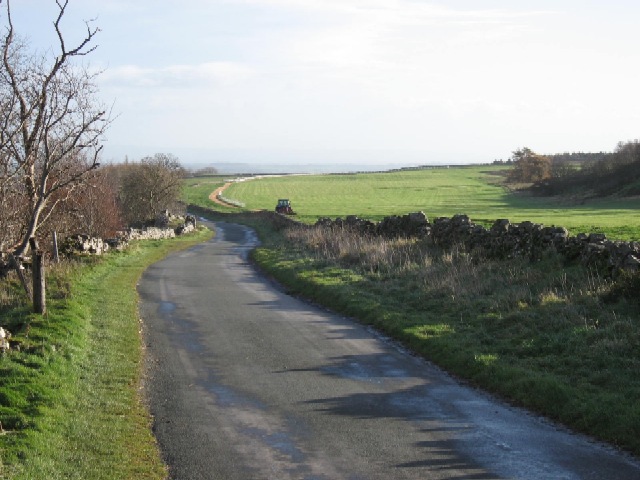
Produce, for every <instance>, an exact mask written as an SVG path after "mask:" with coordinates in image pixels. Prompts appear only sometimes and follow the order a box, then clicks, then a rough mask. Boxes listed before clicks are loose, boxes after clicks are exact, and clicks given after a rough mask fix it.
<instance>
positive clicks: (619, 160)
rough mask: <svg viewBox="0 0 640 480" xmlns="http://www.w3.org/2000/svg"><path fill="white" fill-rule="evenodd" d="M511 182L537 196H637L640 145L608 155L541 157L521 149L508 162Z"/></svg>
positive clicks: (625, 144)
mask: <svg viewBox="0 0 640 480" xmlns="http://www.w3.org/2000/svg"><path fill="white" fill-rule="evenodd" d="M509 164H510V165H511V169H510V171H509V172H508V175H507V178H508V180H509V181H510V182H517V183H531V184H532V186H531V189H532V191H534V192H535V193H537V194H540V195H562V194H571V193H579V194H582V195H590V196H596V197H601V196H608V195H613V194H618V195H638V194H640V141H639V140H633V141H629V142H620V143H619V144H618V145H617V147H616V149H615V151H613V152H611V153H605V152H599V153H591V154H584V153H578V154H566V153H565V154H558V155H540V154H537V153H535V152H534V151H533V150H531V149H530V148H527V147H524V148H521V149H518V150H516V151H514V152H513V155H512V157H511V158H510V159H509Z"/></svg>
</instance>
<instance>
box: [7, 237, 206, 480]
mask: <svg viewBox="0 0 640 480" xmlns="http://www.w3.org/2000/svg"><path fill="white" fill-rule="evenodd" d="M210 235H211V232H209V231H207V230H200V231H199V232H198V233H196V234H194V235H189V236H184V237H178V238H176V239H173V240H165V241H148V242H139V243H137V244H135V245H133V246H132V247H131V248H129V249H128V250H127V251H126V252H124V253H112V254H109V255H108V256H106V257H105V258H104V259H101V260H92V261H91V262H89V263H83V264H75V265H72V266H67V267H66V268H65V270H64V271H59V270H58V271H56V272H52V273H51V274H50V275H49V285H50V287H49V288H50V291H49V294H50V298H51V299H50V301H49V305H48V310H49V312H48V315H47V316H46V317H42V316H37V315H34V314H31V313H28V308H27V306H25V305H20V304H19V303H20V302H19V301H18V300H17V299H18V298H19V297H18V295H17V294H16V295H12V294H11V292H12V291H15V289H16V287H15V286H13V285H11V284H10V283H9V284H8V285H7V286H6V287H5V289H4V290H3V291H5V292H9V294H5V295H4V296H5V298H7V299H8V301H7V302H5V305H4V307H2V309H1V310H0V315H1V317H2V318H1V323H2V324H3V325H4V326H5V327H9V329H10V330H11V331H12V332H14V337H13V340H16V341H18V342H19V343H20V344H21V345H20V346H21V349H20V351H15V350H14V351H11V352H9V353H8V354H7V355H5V356H4V357H3V358H2V359H0V370H1V373H0V421H1V422H2V432H1V433H0V456H1V457H0V458H1V459H2V463H1V464H0V478H12V479H30V480H38V479H47V480H51V479H138V478H147V479H154V478H155V479H163V478H165V477H166V471H165V467H164V465H163V463H162V461H161V459H160V457H159V454H158V451H157V447H156V444H155V440H154V438H153V435H152V433H151V428H150V426H151V424H150V418H149V415H148V412H147V410H146V407H145V406H144V404H143V403H142V400H141V397H140V391H139V388H140V385H141V374H142V363H141V359H142V351H141V348H142V347H141V341H140V340H141V338H140V324H139V319H138V315H137V294H136V290H135V285H136V283H137V281H138V278H139V277H140V275H141V274H142V272H143V271H144V270H145V269H146V268H147V266H148V265H150V264H152V263H154V262H156V261H158V260H160V259H161V258H163V257H164V256H166V255H167V254H168V253H170V252H172V251H175V250H179V249H183V248H187V247H189V246H191V245H194V244H196V243H199V242H202V241H204V240H206V239H207V238H209V237H210Z"/></svg>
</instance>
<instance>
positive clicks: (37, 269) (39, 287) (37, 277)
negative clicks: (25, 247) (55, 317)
mask: <svg viewBox="0 0 640 480" xmlns="http://www.w3.org/2000/svg"><path fill="white" fill-rule="evenodd" d="M29 244H30V245H31V252H32V255H33V257H32V258H33V262H32V275H33V311H34V313H40V314H43V315H44V314H45V313H47V300H46V285H45V274H44V255H43V253H42V251H41V250H39V249H38V240H36V237H31V238H30V239H29Z"/></svg>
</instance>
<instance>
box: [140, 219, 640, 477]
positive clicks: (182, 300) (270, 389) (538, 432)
mask: <svg viewBox="0 0 640 480" xmlns="http://www.w3.org/2000/svg"><path fill="white" fill-rule="evenodd" d="M215 228H216V231H217V236H216V238H215V239H213V240H211V241H209V242H207V243H205V244H202V245H199V246H197V247H194V248H191V249H190V250H187V251H184V252H180V253H177V254H174V255H171V256H169V257H167V258H166V259H165V260H163V261H161V262H159V263H157V264H155V265H153V266H152V267H150V268H149V269H148V270H147V271H146V273H145V274H144V276H143V278H142V279H141V281H140V284H139V292H140V296H141V304H140V312H141V316H142V318H143V322H144V325H145V327H144V330H145V342H146V345H147V363H148V374H147V377H146V380H145V390H146V394H147V397H148V399H149V403H150V407H151V411H152V414H153V415H154V420H155V424H154V431H155V434H156V436H157V439H158V442H159V445H160V447H161V450H162V453H163V455H164V458H165V461H166V462H167V464H168V465H169V467H170V475H171V478H172V479H180V480H198V479H220V480H234V479H239V480H240V479H241V480H251V479H277V480H284V479H306V480H321V479H345V480H364V479H385V480H389V479H498V478H509V479H512V478H518V479H541V480H542V479H544V480H548V479H603V480H604V479H616V480H625V479H629V480H630V479H639V478H640V464H639V463H638V462H637V461H636V460H634V459H631V458H630V457H627V456H625V455H622V454H619V453H617V452H615V451H614V450H612V449H609V448H606V447H603V446H600V445H598V444H596V443H593V442H590V441H588V440H587V439H585V438H583V437H580V436H577V435H573V434H570V433H568V432H566V431H564V430H562V429H559V428H557V427H554V426H553V425H550V424H549V423H547V422H545V421H543V420H541V419H539V418H537V417H535V416H533V415H530V414H527V413H526V412H523V411H521V410H518V409H514V408H512V407H509V406H506V405H504V404H502V403H499V402H497V401H495V400H493V399H492V398H491V397H489V396H487V395H485V394H483V393H479V392H477V391H475V390H473V389H470V388H467V387H465V386H461V385H460V384H458V383H456V382H455V381H454V380H453V379H451V378H450V377H449V376H447V375H446V374H443V373H442V372H441V371H439V370H438V369H437V368H434V367H433V366H432V365H430V364H429V363H427V362H425V361H423V360H420V359H418V358H415V357H414V356H412V355H410V354H409V353H407V352H406V351H404V350H402V349H401V348H398V347H397V346H396V345H394V344H393V343H392V342H390V341H388V340H386V339H384V338H382V337H381V336H379V335H377V334H376V333H375V332H373V331H372V330H370V329H368V328H367V327H364V326H361V325H359V324H357V323H354V322H353V321H351V320H348V319H345V318H342V317H340V316H336V315H333V314H330V313H327V312H326V311H324V310H321V309H318V308H316V307H313V306H309V305H308V304H305V303H303V302H301V301H299V300H297V299H294V298H292V297H290V296H287V295H286V294H285V293H283V292H281V291H279V290H278V289H277V288H275V287H274V286H273V285H272V284H270V283H269V281H267V280H266V279H264V278H263V277H262V276H261V275H260V274H259V273H257V272H256V271H255V270H254V269H253V268H252V267H251V266H250V265H249V264H248V263H247V261H246V255H247V252H248V251H249V249H250V248H252V246H254V245H255V243H256V238H255V236H254V234H253V233H252V231H251V230H249V229H247V228H245V227H242V226H238V225H233V224H227V223H217V224H215Z"/></svg>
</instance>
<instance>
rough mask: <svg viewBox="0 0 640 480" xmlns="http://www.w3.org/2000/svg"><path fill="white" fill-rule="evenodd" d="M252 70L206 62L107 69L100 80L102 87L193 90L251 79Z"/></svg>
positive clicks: (125, 66) (235, 65)
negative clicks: (194, 88)
mask: <svg viewBox="0 0 640 480" xmlns="http://www.w3.org/2000/svg"><path fill="white" fill-rule="evenodd" d="M252 75H253V71H252V69H251V68H248V67H247V66H245V65H242V64H239V63H233V62H206V63H201V64H198V65H166V66H162V67H155V68H149V67H141V66H138V65H121V66H117V67H113V68H107V69H106V70H105V72H104V73H103V74H102V76H101V80H102V82H103V83H104V84H105V85H115V86H120V87H122V86H130V87H145V88H148V87H154V88H162V87H168V88H178V89H182V88H193V87H197V86H207V85H211V84H214V85H229V84H232V83H235V82H238V81H242V80H245V79H247V78H250V77H251V76H252Z"/></svg>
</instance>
